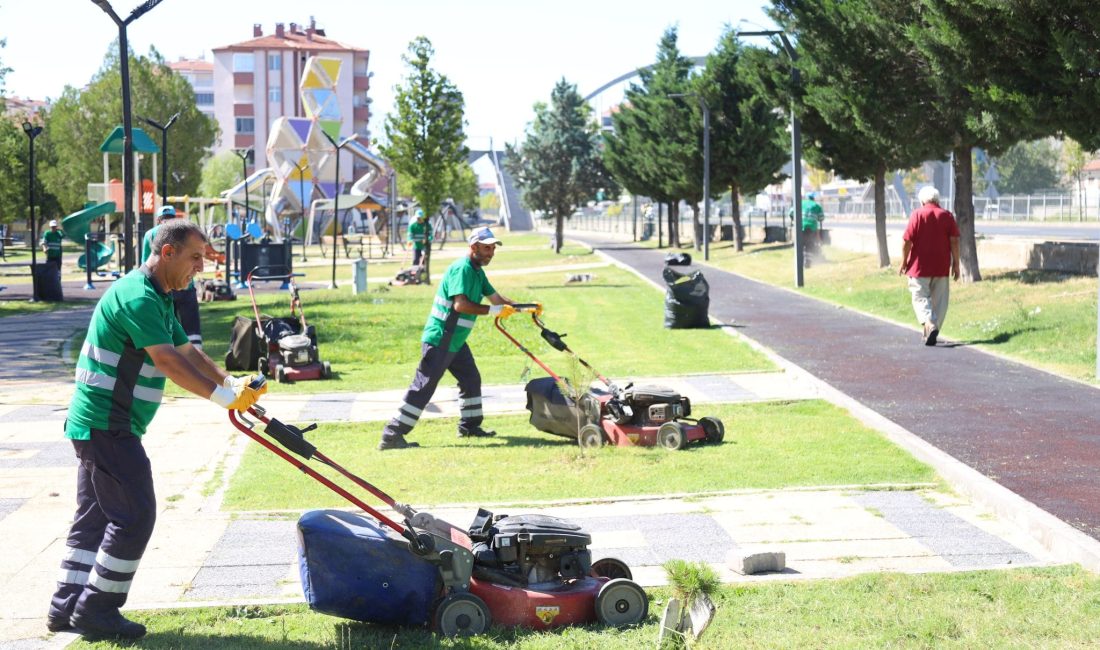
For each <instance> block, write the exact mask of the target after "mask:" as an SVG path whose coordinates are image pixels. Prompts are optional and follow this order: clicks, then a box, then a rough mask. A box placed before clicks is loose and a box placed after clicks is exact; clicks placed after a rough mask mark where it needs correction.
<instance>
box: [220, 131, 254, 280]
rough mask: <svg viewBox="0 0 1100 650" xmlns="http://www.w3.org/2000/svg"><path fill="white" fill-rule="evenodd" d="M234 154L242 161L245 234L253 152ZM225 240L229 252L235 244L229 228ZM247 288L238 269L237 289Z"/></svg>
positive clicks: (238, 264) (242, 226) (249, 150)
mask: <svg viewBox="0 0 1100 650" xmlns="http://www.w3.org/2000/svg"><path fill="white" fill-rule="evenodd" d="M233 153H235V154H237V156H238V157H239V158H240V159H241V182H242V183H244V216H243V217H242V218H241V224H240V225H241V231H242V232H243V231H244V227H245V225H246V224H247V222H248V209H249V206H248V202H249V199H250V198H251V197H249V195H248V156H249V155H250V154H251V153H252V150H251V149H234V150H233ZM225 239H226V242H228V243H227V244H226V249H227V250H228V249H229V248H232V246H233V242H229V229H228V228H226V234H225ZM228 261H229V259H228V258H226V262H227V264H226V268H229V265H228ZM240 265H241V260H240V254H239V253H238V255H237V266H238V267H240ZM245 286H246V285H245V282H244V277H243V276H242V275H241V269H240V268H238V269H237V287H238V288H240V289H243V288H245Z"/></svg>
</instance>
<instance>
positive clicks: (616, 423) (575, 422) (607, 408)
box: [495, 304, 726, 450]
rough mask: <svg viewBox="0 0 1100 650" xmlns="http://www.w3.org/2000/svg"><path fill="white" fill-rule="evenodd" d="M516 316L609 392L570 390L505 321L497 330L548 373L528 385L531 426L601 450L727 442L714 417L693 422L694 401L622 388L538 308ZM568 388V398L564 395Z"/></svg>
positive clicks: (650, 389)
mask: <svg viewBox="0 0 1100 650" xmlns="http://www.w3.org/2000/svg"><path fill="white" fill-rule="evenodd" d="M514 307H515V309H516V311H519V312H525V313H526V312H529V313H530V314H531V319H532V321H534V323H535V326H537V327H538V328H539V332H540V334H541V336H542V339H543V340H544V341H546V342H547V343H548V344H549V345H550V347H552V348H554V349H555V350H558V351H559V352H565V353H566V354H569V355H570V356H572V357H573V358H574V359H576V360H577V362H578V363H580V364H581V365H582V366H584V367H585V368H587V369H588V370H589V371H590V372H592V373H593V374H594V375H595V376H596V378H598V379H599V380H600V382H602V383H603V385H604V387H605V388H606V390H604V389H599V388H592V387H589V388H588V389H587V390H586V391H585V392H584V393H583V394H578V393H580V391H579V390H578V389H575V388H573V387H572V386H570V384H569V382H568V381H567V380H566V379H563V378H562V377H561V376H559V375H558V374H556V373H555V372H554V371H553V370H551V369H550V367H549V366H547V365H546V364H545V363H543V362H542V361H541V360H540V359H539V358H538V357H536V356H535V355H534V354H533V353H532V352H531V351H530V350H528V349H527V348H526V347H525V346H524V345H523V344H522V343H520V342H519V341H517V340H516V339H515V337H513V336H512V335H511V334H509V333H508V331H507V330H506V329H505V328H504V323H503V319H502V318H499V317H498V318H496V320H495V325H496V328H497V329H498V330H500V332H501V334H503V335H504V336H506V337H507V338H508V340H509V341H511V342H512V343H513V344H515V346H516V347H518V348H519V349H520V350H522V351H523V352H524V353H525V354H526V355H527V356H528V357H530V358H531V360H532V361H534V362H535V363H537V364H538V365H539V367H541V368H542V369H543V370H545V371H546V372H547V374H549V375H550V376H549V377H540V378H538V379H533V380H531V381H529V382H527V386H526V391H527V410H528V411H530V412H531V424H532V426H534V427H535V428H536V429H538V430H540V431H545V432H546V433H552V434H555V435H559V436H565V437H567V438H573V439H574V440H576V441H577V444H579V445H580V446H581V447H600V446H602V445H603V444H604V443H607V442H610V443H611V444H614V445H619V446H640V447H652V446H655V445H661V446H662V447H664V448H666V449H673V450H675V449H682V448H683V447H685V446H687V445H688V444H691V443H695V442H706V443H711V444H718V443H720V442H722V439H723V438H724V437H725V432H726V430H725V426H724V425H723V424H722V421H721V420H719V419H718V418H714V417H703V418H699V419H698V420H695V419H692V418H690V417H689V416H690V415H691V400H689V399H688V398H687V397H683V396H681V395H680V394H679V393H677V392H676V391H673V390H671V389H669V388H663V387H659V386H634V384H633V383H629V384H627V385H626V386H623V387H620V386H618V385H617V384H615V383H614V382H612V381H611V380H609V379H608V378H607V377H604V376H603V375H601V374H600V373H599V372H598V371H597V370H596V369H595V368H593V367H592V366H591V365H589V364H588V362H587V361H585V360H584V359H582V358H580V357H579V356H578V355H577V353H575V352H573V350H571V349H569V346H568V345H566V343H565V341H563V340H562V338H563V337H564V336H566V335H565V334H558V333H557V332H554V331H552V330H550V329H547V327H546V326H545V325H544V324H543V322H542V320H541V319H540V318H539V310H538V309H537V305H533V304H517V305H514ZM563 387H564V388H565V391H566V392H567V393H573V395H567V394H566V393H563V392H562V389H563Z"/></svg>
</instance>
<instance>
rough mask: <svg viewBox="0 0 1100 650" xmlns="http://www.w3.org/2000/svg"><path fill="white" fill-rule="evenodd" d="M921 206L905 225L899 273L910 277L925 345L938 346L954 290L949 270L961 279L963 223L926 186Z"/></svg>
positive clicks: (918, 195) (936, 194) (919, 197)
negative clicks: (960, 244)
mask: <svg viewBox="0 0 1100 650" xmlns="http://www.w3.org/2000/svg"><path fill="white" fill-rule="evenodd" d="M917 198H918V199H920V202H921V206H920V207H919V208H917V209H916V210H913V214H912V215H911V216H910V217H909V225H908V226H907V227H906V228H905V234H904V235H902V239H904V240H905V243H904V244H903V245H902V248H901V268H899V269H898V274H899V275H908V276H909V292H910V293H912V294H913V311H914V312H916V314H917V321H919V322H920V324H921V325H922V326H923V327H924V339H923V340H924V344H925V345H935V344H936V337H937V336H939V334H940V328H941V327H943V319H944V316H946V315H947V297H948V294H949V292H950V289H951V280H950V279H949V278H948V277H947V274H948V271H950V273H951V275H952V276H954V278H955V280H958V279H959V226H958V224H956V223H955V217H954V215H952V214H951V213H950V212H948V211H947V210H944V209H943V208H941V207H940V193H939V190H937V189H936V188H934V187H932V186H930V185H926V186H924V187H922V188H921V189H920V192H918V193H917Z"/></svg>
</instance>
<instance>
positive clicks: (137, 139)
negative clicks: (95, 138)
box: [99, 126, 160, 154]
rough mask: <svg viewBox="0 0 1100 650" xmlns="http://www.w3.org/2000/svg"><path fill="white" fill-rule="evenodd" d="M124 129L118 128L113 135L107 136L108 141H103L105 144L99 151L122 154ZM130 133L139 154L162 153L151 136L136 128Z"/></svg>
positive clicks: (112, 132)
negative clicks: (132, 135)
mask: <svg viewBox="0 0 1100 650" xmlns="http://www.w3.org/2000/svg"><path fill="white" fill-rule="evenodd" d="M122 131H123V129H122V127H121V126H116V127H115V130H114V131H111V135H109V136H107V139H106V140H104V141H103V144H101V145H99V150H100V151H101V152H103V153H117V154H121V153H122ZM130 132H131V133H133V134H134V151H136V152H138V153H160V147H158V146H157V143H156V142H153V139H152V138H150V137H149V134H148V133H146V132H145V131H142V130H141V129H139V128H137V127H136V126H135V127H133V128H131V129H130Z"/></svg>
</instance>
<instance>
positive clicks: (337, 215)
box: [322, 131, 359, 289]
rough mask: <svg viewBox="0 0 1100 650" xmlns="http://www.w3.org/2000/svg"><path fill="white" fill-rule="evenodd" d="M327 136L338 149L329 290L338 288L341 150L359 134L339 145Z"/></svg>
mask: <svg viewBox="0 0 1100 650" xmlns="http://www.w3.org/2000/svg"><path fill="white" fill-rule="evenodd" d="M322 133H324V134H325V138H326V139H327V140H328V141H329V142H331V143H332V146H333V147H335V148H336V189H335V192H336V194H335V196H333V198H332V283H331V284H329V287H328V288H329V289H335V288H336V238H337V237H339V236H340V150H341V149H343V148H344V147H345V146H347V144H348V143H349V142H352V141H353V140H357V139H358V138H359V134H358V133H352V134H351V135H349V136H348V137H346V138H344V139H343V140H341V141H340V142H339V143H337V142H336V140H333V139H332V136H331V135H329V134H328V133H326V132H324V131H322Z"/></svg>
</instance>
